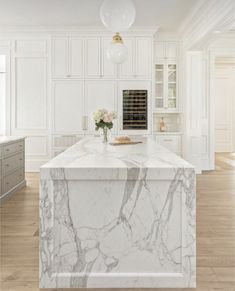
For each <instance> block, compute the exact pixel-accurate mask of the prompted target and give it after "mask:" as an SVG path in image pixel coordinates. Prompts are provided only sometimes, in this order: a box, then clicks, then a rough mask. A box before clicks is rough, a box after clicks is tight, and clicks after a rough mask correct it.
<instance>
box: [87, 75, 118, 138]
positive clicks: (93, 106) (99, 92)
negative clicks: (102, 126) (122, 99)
mask: <svg viewBox="0 0 235 291" xmlns="http://www.w3.org/2000/svg"><path fill="white" fill-rule="evenodd" d="M116 91H117V89H116V82H114V81H108V80H107V81H105V80H104V81H98V80H92V81H86V82H85V110H86V118H87V128H86V129H87V133H94V132H95V124H94V121H93V120H92V113H93V112H94V111H95V110H97V109H98V108H106V109H107V110H114V111H116V110H117V108H116V99H117V98H116V95H117V94H116ZM114 124H115V126H114V128H113V129H112V133H115V132H116V122H114Z"/></svg>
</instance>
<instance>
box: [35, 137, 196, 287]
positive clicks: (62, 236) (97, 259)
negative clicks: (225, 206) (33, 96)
mask: <svg viewBox="0 0 235 291" xmlns="http://www.w3.org/2000/svg"><path fill="white" fill-rule="evenodd" d="M40 175H41V179H40V288H106V287H107V288H112V287H113V288H128V287H129V288H131V287H132V288H134V287H138V288H140V287H143V288H157V287H161V288H163V287H166V288H173V287H176V288H177V287H178V288H187V287H188V288H193V287H195V286H196V212H195V210H196V209H195V199H196V191H195V170H194V167H192V166H191V165H190V164H188V163H187V162H185V161H184V160H182V159H181V158H180V157H178V156H176V155H175V154H173V153H171V152H170V151H168V150H166V149H165V148H163V147H161V146H160V145H158V144H156V143H155V142H154V141H152V140H151V139H143V143H142V144H137V145H128V146H120V147H117V146H116V147H112V146H110V145H105V144H102V142H101V141H100V139H99V138H85V139H83V140H82V141H80V142H79V143H77V144H75V145H74V146H72V147H71V148H70V149H68V150H67V151H65V152H64V153H62V154H61V155H59V156H58V157H56V158H55V159H53V160H51V161H50V162H49V163H47V164H46V165H44V166H43V167H42V168H41V174H40Z"/></svg>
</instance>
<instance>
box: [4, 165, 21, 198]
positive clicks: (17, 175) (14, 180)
mask: <svg viewBox="0 0 235 291" xmlns="http://www.w3.org/2000/svg"><path fill="white" fill-rule="evenodd" d="M23 180H24V169H23V168H22V169H18V170H17V171H15V172H14V173H12V174H10V175H8V176H6V177H4V178H3V180H2V189H3V191H2V192H3V194H4V193H6V192H8V191H10V190H11V189H12V188H13V187H15V186H16V185H17V184H19V183H20V182H21V181H23Z"/></svg>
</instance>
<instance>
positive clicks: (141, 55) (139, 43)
mask: <svg viewBox="0 0 235 291" xmlns="http://www.w3.org/2000/svg"><path fill="white" fill-rule="evenodd" d="M151 53H152V49H151V38H149V37H136V53H135V55H136V62H135V64H134V65H135V77H138V78H140V79H150V78H151Z"/></svg>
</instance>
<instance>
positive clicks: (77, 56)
mask: <svg viewBox="0 0 235 291" xmlns="http://www.w3.org/2000/svg"><path fill="white" fill-rule="evenodd" d="M69 75H70V76H71V77H76V78H82V77H83V40H82V38H70V40H69Z"/></svg>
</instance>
